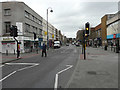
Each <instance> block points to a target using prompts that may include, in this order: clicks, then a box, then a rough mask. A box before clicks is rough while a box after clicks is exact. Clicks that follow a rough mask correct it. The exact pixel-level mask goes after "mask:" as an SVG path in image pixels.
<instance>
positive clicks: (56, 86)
mask: <svg viewBox="0 0 120 90" xmlns="http://www.w3.org/2000/svg"><path fill="white" fill-rule="evenodd" d="M66 66H68V67H67V68H66V69H63V70H61V71H60V72H58V73H57V74H56V75H55V84H54V90H57V88H58V75H59V74H61V73H62V72H64V71H66V70H68V69H70V68H72V67H73V65H66Z"/></svg>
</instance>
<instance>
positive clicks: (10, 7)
mask: <svg viewBox="0 0 120 90" xmlns="http://www.w3.org/2000/svg"><path fill="white" fill-rule="evenodd" d="M0 7H1V8H0V9H2V10H0V12H2V13H0V19H2V20H1V21H2V22H0V29H1V31H0V40H1V42H0V45H1V46H2V48H4V49H3V50H1V52H2V53H6V51H8V53H16V52H15V51H16V50H17V44H16V42H15V40H14V38H13V37H11V36H10V32H9V31H10V27H11V26H12V25H16V26H17V28H18V37H17V39H18V41H19V42H21V44H20V52H21V53H24V52H30V51H31V50H33V49H35V48H38V47H39V48H41V46H42V43H44V42H45V43H46V42H47V24H46V23H47V21H46V20H45V19H43V18H42V17H41V16H40V15H39V14H37V13H36V12H35V11H34V10H32V9H31V8H30V7H29V6H27V5H26V4H25V3H24V2H18V1H7V2H0ZM34 33H35V34H36V39H35V40H34ZM54 33H55V27H54V26H53V25H51V24H50V23H48V35H49V39H50V40H54Z"/></svg>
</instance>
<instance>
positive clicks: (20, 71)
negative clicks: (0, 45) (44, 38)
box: [0, 45, 80, 88]
mask: <svg viewBox="0 0 120 90" xmlns="http://www.w3.org/2000/svg"><path fill="white" fill-rule="evenodd" d="M79 55H80V48H78V47H76V46H72V45H70V46H63V47H61V48H60V49H54V50H49V51H48V57H41V55H38V56H34V57H31V58H25V59H20V60H18V61H14V62H11V63H6V64H5V65H4V66H1V67H0V68H2V79H1V80H0V83H2V88H54V87H55V84H57V87H62V88H64V87H65V86H66V85H67V83H68V81H69V79H70V77H71V75H72V73H73V71H74V69H75V66H76V63H77V61H78V57H79ZM66 65H71V66H72V67H71V68H69V66H66ZM66 68H69V69H67V70H65V69H66ZM61 70H64V71H63V72H61V73H60V74H57V73H58V72H60V71H61ZM56 74H57V75H58V79H57V78H56ZM56 79H57V80H58V83H56V81H55V80H56Z"/></svg>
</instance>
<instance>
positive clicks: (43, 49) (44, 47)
mask: <svg viewBox="0 0 120 90" xmlns="http://www.w3.org/2000/svg"><path fill="white" fill-rule="evenodd" d="M44 54H45V57H47V53H46V45H45V44H43V47H42V57H43V55H44Z"/></svg>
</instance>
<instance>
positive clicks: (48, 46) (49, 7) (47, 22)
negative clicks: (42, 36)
mask: <svg viewBox="0 0 120 90" xmlns="http://www.w3.org/2000/svg"><path fill="white" fill-rule="evenodd" d="M49 9H51V10H50V12H53V10H52V8H51V7H49V8H48V9H47V49H49V34H48V10H49Z"/></svg>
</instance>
